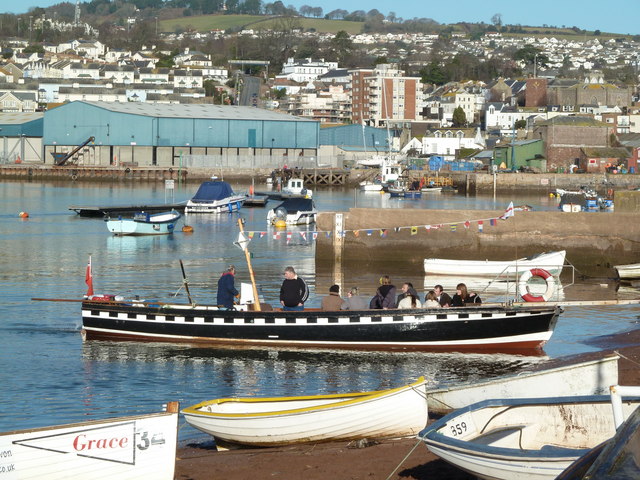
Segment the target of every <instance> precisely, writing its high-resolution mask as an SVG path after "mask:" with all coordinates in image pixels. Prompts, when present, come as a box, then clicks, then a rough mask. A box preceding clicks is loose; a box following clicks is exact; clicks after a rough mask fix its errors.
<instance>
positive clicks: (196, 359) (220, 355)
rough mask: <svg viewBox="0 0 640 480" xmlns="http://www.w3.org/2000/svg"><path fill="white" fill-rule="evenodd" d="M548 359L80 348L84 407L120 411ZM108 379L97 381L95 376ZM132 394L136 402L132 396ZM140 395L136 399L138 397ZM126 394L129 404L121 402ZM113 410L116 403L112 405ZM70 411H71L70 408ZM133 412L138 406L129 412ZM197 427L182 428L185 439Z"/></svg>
mask: <svg viewBox="0 0 640 480" xmlns="http://www.w3.org/2000/svg"><path fill="white" fill-rule="evenodd" d="M544 360H546V357H525V356H516V355H505V354H496V355H480V354H453V353H450V354H447V353H383V352H375V353H374V352H372V353H368V352H344V351H335V350H325V351H279V350H276V349H260V350H258V349H256V350H249V349H237V350H234V349H216V348H202V347H192V346H180V345H171V344H160V343H136V342H101V341H91V342H85V343H84V344H83V345H82V363H83V368H84V372H85V375H86V376H87V385H86V388H85V389H84V391H83V398H84V405H85V408H86V409H88V410H89V411H90V413H91V414H92V415H99V414H100V413H103V412H100V411H96V410H99V409H104V408H105V406H104V402H103V401H101V400H100V399H103V398H113V399H114V401H116V402H118V403H121V404H119V405H117V407H118V409H119V410H120V411H122V410H132V409H135V408H136V402H143V403H144V400H145V399H144V398H143V397H142V396H139V392H136V390H137V389H138V386H139V388H141V389H143V390H144V392H145V395H146V396H147V399H149V398H155V399H158V398H163V399H164V400H166V401H170V400H179V401H180V402H181V404H182V405H183V406H187V405H191V404H194V403H198V402H201V401H203V400H206V399H213V398H220V397H231V396H250V397H251V396H297V395H316V394H324V393H339V392H347V391H367V390H377V389H387V388H393V387H398V386H401V385H404V384H407V383H411V382H413V381H415V380H416V378H418V377H419V376H421V375H424V376H425V378H426V379H427V382H428V384H429V385H430V386H436V385H444V384H454V383H457V382H461V381H473V380H475V379H482V378H489V377H495V376H499V375H505V374H510V373H515V372H518V371H520V370H522V369H523V368H525V367H526V366H530V365H531V364H535V363H539V362H542V361H544ZM101 378H104V379H105V380H107V379H110V380H108V381H105V382H104V383H103V382H100V381H95V380H92V379H101ZM132 395H133V397H134V398H133V399H132ZM136 397H137V398H136ZM124 399H126V401H125V400H124ZM108 408H114V405H111V404H110V405H109V406H108ZM69 413H71V412H69ZM132 413H133V411H132ZM192 435H194V432H190V431H189V430H187V431H181V439H182V440H185V439H186V438H190V436H192Z"/></svg>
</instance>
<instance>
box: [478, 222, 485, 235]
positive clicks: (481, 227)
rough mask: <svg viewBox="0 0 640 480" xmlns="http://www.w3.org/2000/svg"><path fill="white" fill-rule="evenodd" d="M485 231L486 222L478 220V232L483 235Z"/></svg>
mask: <svg viewBox="0 0 640 480" xmlns="http://www.w3.org/2000/svg"><path fill="white" fill-rule="evenodd" d="M483 231H484V222H483V221H482V220H478V232H480V233H482V232H483Z"/></svg>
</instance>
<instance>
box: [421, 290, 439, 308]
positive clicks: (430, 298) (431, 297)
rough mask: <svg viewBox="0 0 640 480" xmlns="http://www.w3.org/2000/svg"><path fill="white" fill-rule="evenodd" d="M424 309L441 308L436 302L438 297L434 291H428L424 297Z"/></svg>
mask: <svg viewBox="0 0 640 480" xmlns="http://www.w3.org/2000/svg"><path fill="white" fill-rule="evenodd" d="M424 307H425V308H442V305H440V302H439V301H438V296H437V295H436V292H435V291H434V290H429V292H428V293H427V295H426V297H425V298H424Z"/></svg>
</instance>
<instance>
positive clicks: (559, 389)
mask: <svg viewBox="0 0 640 480" xmlns="http://www.w3.org/2000/svg"><path fill="white" fill-rule="evenodd" d="M619 358H620V357H618V355H608V356H605V357H602V358H598V359H594V360H585V361H582V362H572V363H566V362H565V361H562V359H560V360H558V361H553V360H552V361H551V362H545V365H546V364H547V363H550V364H551V365H552V366H551V367H545V366H536V367H535V368H534V369H531V370H525V371H522V372H520V373H517V374H514V375H505V376H502V377H497V378H492V379H489V380H483V381H480V382H475V383H471V384H468V383H467V384H455V385H450V386H444V387H440V388H433V389H429V390H427V400H428V403H429V413H432V414H433V413H438V414H446V413H450V412H451V411H452V410H456V409H458V408H463V407H466V406H467V405H470V404H472V403H477V402H481V401H483V400H489V399H492V398H518V397H520V398H531V397H548V396H549V395H554V396H557V397H560V396H565V395H603V394H605V393H607V392H608V391H609V386H610V385H615V384H617V383H618V359H619Z"/></svg>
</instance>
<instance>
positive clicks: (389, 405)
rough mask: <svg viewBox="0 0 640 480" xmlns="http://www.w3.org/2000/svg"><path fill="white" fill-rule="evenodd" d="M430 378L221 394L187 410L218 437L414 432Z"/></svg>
mask: <svg viewBox="0 0 640 480" xmlns="http://www.w3.org/2000/svg"><path fill="white" fill-rule="evenodd" d="M425 383H426V382H425V379H424V378H423V377H421V378H419V379H418V380H417V381H416V382H414V383H412V384H410V385H406V386H404V387H400V388H394V389H391V390H380V391H374V392H362V393H345V394H332V395H315V396H303V397H271V398H260V397H256V398H221V399H216V400H209V401H206V402H202V403H199V404H197V405H193V406H191V407H188V408H185V409H184V410H182V414H183V415H184V416H185V418H186V420H187V422H188V423H189V424H190V425H191V426H193V427H195V428H197V429H198V430H201V431H203V432H205V433H208V434H209V435H212V436H213V437H214V438H215V439H216V443H222V444H227V443H229V444H238V445H245V446H260V447H267V446H277V445H289V444H296V443H309V442H322V441H333V440H355V439H361V438H395V437H406V436H415V435H417V433H418V432H419V431H420V430H421V429H423V428H424V427H425V425H426V424H427V419H428V413H427V400H426V394H425Z"/></svg>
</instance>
